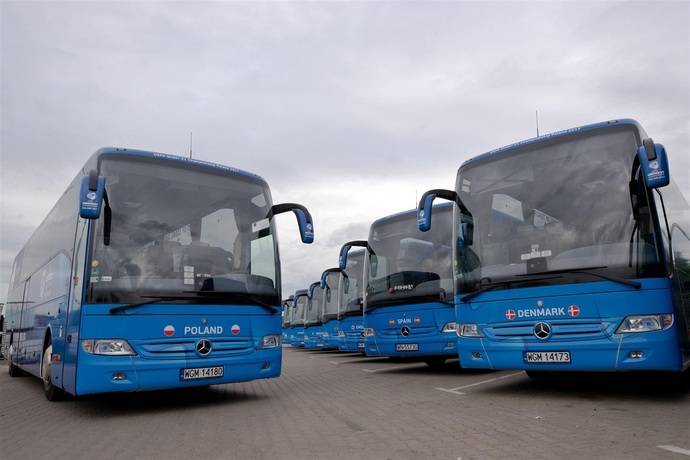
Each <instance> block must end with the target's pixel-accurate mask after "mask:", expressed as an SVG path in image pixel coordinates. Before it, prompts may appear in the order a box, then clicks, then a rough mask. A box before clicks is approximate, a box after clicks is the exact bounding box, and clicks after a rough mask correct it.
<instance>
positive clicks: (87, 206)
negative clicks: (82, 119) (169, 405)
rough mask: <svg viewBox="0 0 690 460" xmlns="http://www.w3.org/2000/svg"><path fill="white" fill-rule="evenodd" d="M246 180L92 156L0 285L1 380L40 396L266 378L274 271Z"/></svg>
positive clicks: (120, 155)
mask: <svg viewBox="0 0 690 460" xmlns="http://www.w3.org/2000/svg"><path fill="white" fill-rule="evenodd" d="M286 211H294V213H295V214H296V215H297V218H298V223H299V227H300V231H301V236H302V241H303V242H305V243H310V242H312V240H313V233H312V221H311V216H310V215H309V213H308V211H307V210H306V209H305V208H304V207H303V206H301V205H297V204H283V205H273V204H272V202H271V193H270V190H269V187H268V184H267V183H266V182H265V181H264V180H263V179H262V178H261V177H259V176H256V175H254V174H250V173H246V172H243V171H240V170H237V169H234V168H230V167H227V166H223V165H219V164H213V163H208V162H204V161H198V160H192V159H187V158H182V157H177V156H173V155H167V154H161V153H153V152H144V151H138V150H128V149H119V148H105V149H101V150H99V151H98V152H96V153H95V154H94V155H93V156H92V157H91V158H90V159H89V160H88V162H87V163H86V164H85V166H84V167H83V168H82V169H81V170H80V171H79V173H78V174H77V176H76V177H75V179H74V180H73V181H72V183H71V184H70V186H69V187H68V188H67V190H66V191H65V193H64V194H63V195H62V197H61V198H60V199H59V200H58V202H57V204H56V205H55V206H54V208H53V209H52V210H51V211H50V213H49V214H48V216H47V217H46V218H45V220H44V221H43V223H42V224H41V225H40V226H39V227H38V229H37V230H36V231H35V232H34V234H33V235H32V236H31V237H30V239H29V240H28V242H27V243H26V245H25V246H24V248H23V249H22V250H21V251H20V252H19V254H18V255H17V257H16V259H15V260H14V265H13V268H12V275H11V278H10V282H9V285H10V287H9V294H8V307H9V308H8V312H7V316H8V318H7V333H8V334H9V339H8V342H9V343H8V345H9V359H8V360H9V372H10V375H12V376H17V375H21V374H22V373H24V372H26V373H29V374H32V375H34V376H37V377H40V378H41V379H42V380H43V386H44V390H45V393H46V396H47V397H48V399H51V400H53V399H58V398H59V397H60V396H61V395H63V394H64V393H69V394H72V395H85V394H89V393H104V392H116V391H135V390H153V389H161V388H177V387H190V386H196V385H208V384H216V383H227V382H238V381H247V380H252V379H257V378H269V377H276V376H278V375H279V374H280V370H281V347H280V326H281V315H280V302H281V301H280V299H281V295H280V262H279V259H278V252H277V246H276V244H277V243H276V239H275V222H274V218H273V216H274V215H276V214H279V213H282V212H286Z"/></svg>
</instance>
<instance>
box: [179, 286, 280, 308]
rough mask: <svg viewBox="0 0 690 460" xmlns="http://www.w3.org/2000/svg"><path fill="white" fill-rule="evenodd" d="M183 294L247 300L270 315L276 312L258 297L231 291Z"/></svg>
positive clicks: (188, 292)
mask: <svg viewBox="0 0 690 460" xmlns="http://www.w3.org/2000/svg"><path fill="white" fill-rule="evenodd" d="M182 292H184V293H185V294H197V295H198V296H199V297H224V298H227V297H235V298H240V299H241V300H249V301H251V303H252V304H253V305H257V306H259V307H262V308H264V309H266V310H268V311H270V312H272V313H275V312H277V311H278V309H277V308H276V307H274V306H273V305H271V304H269V303H266V302H264V301H263V300H261V299H260V298H259V297H256V296H254V295H251V294H245V293H242V292H232V291H182Z"/></svg>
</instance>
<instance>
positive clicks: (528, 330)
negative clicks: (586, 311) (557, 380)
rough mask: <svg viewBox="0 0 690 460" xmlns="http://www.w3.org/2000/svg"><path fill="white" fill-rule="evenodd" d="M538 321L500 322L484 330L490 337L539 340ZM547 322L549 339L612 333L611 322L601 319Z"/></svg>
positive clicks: (572, 338) (596, 336)
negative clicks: (536, 330) (594, 320)
mask: <svg viewBox="0 0 690 460" xmlns="http://www.w3.org/2000/svg"><path fill="white" fill-rule="evenodd" d="M538 322H539V321H530V322H523V323H510V324H498V325H493V326H490V327H487V328H485V329H484V332H485V333H486V334H487V336H489V337H490V338H494V339H499V340H500V339H505V340H510V339H516V340H525V339H534V340H539V339H537V338H536V337H535V336H534V326H535V324H537V323H538ZM547 322H548V323H549V325H551V338H550V339H549V340H559V339H560V340H578V339H582V340H589V339H597V338H604V337H608V336H610V335H611V334H612V331H610V329H611V327H612V325H611V323H605V322H599V321H597V322H593V321H582V322H574V321H572V320H571V321H547Z"/></svg>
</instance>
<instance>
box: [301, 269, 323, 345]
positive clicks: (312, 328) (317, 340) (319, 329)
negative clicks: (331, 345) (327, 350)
mask: <svg viewBox="0 0 690 460" xmlns="http://www.w3.org/2000/svg"><path fill="white" fill-rule="evenodd" d="M324 291H325V290H324V289H322V288H321V281H316V282H314V283H312V284H311V285H310V286H309V290H308V294H307V297H308V298H309V302H308V303H307V310H306V315H305V320H304V348H307V349H315V348H323V346H324V344H323V301H324Z"/></svg>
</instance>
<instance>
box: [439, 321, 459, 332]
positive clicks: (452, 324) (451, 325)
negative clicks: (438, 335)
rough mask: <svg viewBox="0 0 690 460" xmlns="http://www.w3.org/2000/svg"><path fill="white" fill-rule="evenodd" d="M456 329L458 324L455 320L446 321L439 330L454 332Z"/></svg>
mask: <svg viewBox="0 0 690 460" xmlns="http://www.w3.org/2000/svg"><path fill="white" fill-rule="evenodd" d="M457 330H458V324H457V323H456V322H455V321H451V322H450V323H446V325H445V326H443V329H441V332H455V331H457Z"/></svg>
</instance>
